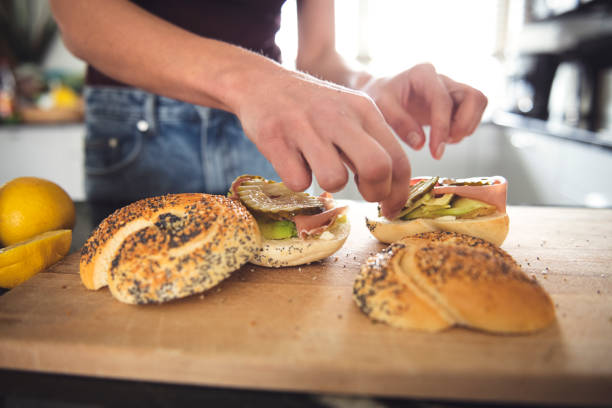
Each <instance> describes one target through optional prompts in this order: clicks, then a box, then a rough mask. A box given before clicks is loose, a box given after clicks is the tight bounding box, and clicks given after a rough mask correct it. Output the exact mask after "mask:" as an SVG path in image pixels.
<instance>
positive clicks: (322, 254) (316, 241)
mask: <svg viewBox="0 0 612 408" xmlns="http://www.w3.org/2000/svg"><path fill="white" fill-rule="evenodd" d="M350 229H351V228H350V224H349V222H348V221H344V222H335V223H334V224H333V225H332V226H331V227H330V228H329V229H328V230H326V231H325V232H323V234H321V236H317V237H309V238H304V239H302V238H297V237H295V238H287V239H264V240H263V242H262V245H261V249H260V250H259V251H257V252H256V253H255V256H254V257H253V259H251V261H250V262H251V263H252V264H255V265H260V266H267V267H274V268H280V267H284V266H296V265H303V264H308V263H311V262H315V261H319V260H321V259H324V258H327V257H328V256H330V255H332V254H334V253H335V252H336V251H338V250H339V249H340V248H341V247H342V245H344V241H346V238H347V237H348V234H349V232H350Z"/></svg>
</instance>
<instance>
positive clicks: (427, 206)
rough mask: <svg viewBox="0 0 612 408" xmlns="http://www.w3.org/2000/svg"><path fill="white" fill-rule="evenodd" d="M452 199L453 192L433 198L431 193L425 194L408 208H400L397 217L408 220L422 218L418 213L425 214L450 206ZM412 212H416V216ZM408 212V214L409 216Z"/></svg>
mask: <svg viewBox="0 0 612 408" xmlns="http://www.w3.org/2000/svg"><path fill="white" fill-rule="evenodd" d="M452 199H453V194H444V195H443V196H441V197H438V198H434V197H433V196H432V195H431V194H429V193H428V194H425V195H424V196H423V197H422V198H421V199H420V200H418V201H417V202H415V203H414V204H413V205H412V206H411V207H410V208H406V209H404V210H402V212H401V213H400V215H399V217H400V218H401V219H402V220H410V219H413V218H423V216H421V215H418V214H427V213H429V212H431V211H433V210H441V209H444V208H450V207H451V205H450V202H451V200H452ZM413 213H415V214H417V215H416V216H414V215H413ZM409 214H410V216H409Z"/></svg>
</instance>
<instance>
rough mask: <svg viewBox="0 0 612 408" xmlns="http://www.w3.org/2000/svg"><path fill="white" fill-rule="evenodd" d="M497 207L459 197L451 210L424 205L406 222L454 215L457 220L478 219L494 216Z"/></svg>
mask: <svg viewBox="0 0 612 408" xmlns="http://www.w3.org/2000/svg"><path fill="white" fill-rule="evenodd" d="M494 212H495V206H494V205H491V204H487V203H483V202H482V201H478V200H474V199H471V198H463V197H459V198H457V199H456V200H454V201H453V202H452V205H451V207H450V208H441V207H439V206H427V205H423V206H421V207H419V208H416V209H415V210H414V211H412V212H410V213H408V214H406V215H405V216H404V218H402V219H405V220H412V219H415V218H438V217H444V216H446V215H452V216H454V217H457V218H476V217H480V216H483V215H489V214H493V213H494Z"/></svg>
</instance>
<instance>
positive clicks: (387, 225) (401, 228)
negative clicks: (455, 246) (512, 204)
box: [366, 212, 510, 246]
mask: <svg viewBox="0 0 612 408" xmlns="http://www.w3.org/2000/svg"><path fill="white" fill-rule="evenodd" d="M509 224H510V221H509V218H508V214H506V213H500V212H496V213H494V214H491V215H486V216H482V217H476V218H465V219H461V218H458V219H449V217H440V218H417V219H415V220H410V221H402V220H396V221H390V220H388V219H387V218H384V217H376V218H368V217H366V226H367V227H368V229H369V230H370V232H371V233H372V235H374V237H376V239H378V240H379V241H381V242H384V243H387V244H390V243H392V242H396V241H399V240H400V239H402V238H403V237H405V236H408V235H414V234H418V233H422V232H433V231H447V232H456V233H459V234H466V235H470V236H473V237H477V238H481V239H484V240H485V241H488V242H491V243H493V244H495V245H497V246H501V244H502V243H503V242H504V240H505V239H506V236H507V235H508V228H509Z"/></svg>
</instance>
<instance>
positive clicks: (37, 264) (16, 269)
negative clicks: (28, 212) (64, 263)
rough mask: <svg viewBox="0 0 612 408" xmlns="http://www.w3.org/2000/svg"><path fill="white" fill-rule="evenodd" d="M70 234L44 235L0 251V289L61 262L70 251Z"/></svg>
mask: <svg viewBox="0 0 612 408" xmlns="http://www.w3.org/2000/svg"><path fill="white" fill-rule="evenodd" d="M71 242H72V231H71V230H69V229H63V230H56V231H48V232H45V233H42V234H40V235H37V236H35V237H34V238H31V239H29V240H27V241H23V242H20V243H18V244H14V245H10V246H7V247H5V248H0V287H2V288H14V287H15V286H17V285H19V284H20V283H22V282H25V281H26V280H28V279H30V278H31V277H32V276H34V275H36V274H37V273H38V272H40V271H42V270H43V269H45V268H47V267H49V266H51V265H53V264H54V263H56V262H57V261H59V260H60V259H62V258H63V257H64V256H65V255H66V254H67V253H68V251H69V250H70V243H71Z"/></svg>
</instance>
